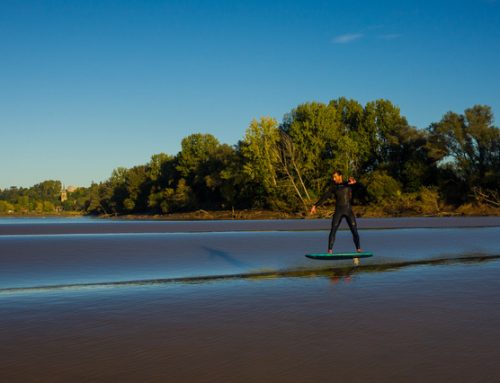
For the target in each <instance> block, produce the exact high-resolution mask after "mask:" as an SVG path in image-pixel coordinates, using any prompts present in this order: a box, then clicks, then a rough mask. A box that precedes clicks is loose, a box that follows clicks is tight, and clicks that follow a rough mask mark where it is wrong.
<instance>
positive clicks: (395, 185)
mask: <svg viewBox="0 0 500 383" xmlns="http://www.w3.org/2000/svg"><path fill="white" fill-rule="evenodd" d="M361 182H362V183H363V184H365V186H366V192H367V195H368V200H369V201H370V202H375V203H380V202H384V201H391V200H393V199H395V198H397V197H398V196H400V195H401V185H400V184H399V182H398V181H396V180H395V179H394V178H392V177H391V176H390V175H389V174H387V172H385V171H380V170H376V171H374V172H372V173H370V174H368V175H367V176H366V177H364V178H362V179H361Z"/></svg>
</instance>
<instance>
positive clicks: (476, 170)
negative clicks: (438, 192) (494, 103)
mask: <svg viewBox="0 0 500 383" xmlns="http://www.w3.org/2000/svg"><path fill="white" fill-rule="evenodd" d="M427 131H428V134H429V142H428V149H429V154H430V156H432V157H433V158H434V160H435V161H436V162H438V164H439V166H440V169H441V176H442V177H441V179H442V181H441V182H442V183H443V185H444V187H446V188H447V189H448V190H449V191H450V192H452V190H450V189H455V190H459V191H460V193H459V194H460V195H461V197H460V196H457V197H458V198H459V199H460V201H461V202H463V201H465V200H467V198H468V197H469V196H470V194H471V190H472V188H473V187H484V188H487V189H498V188H499V187H500V177H499V176H500V174H499V172H500V170H499V168H500V130H499V129H498V128H497V127H495V126H493V113H492V111H491V108H490V107H489V106H484V105H475V106H473V107H472V108H469V109H466V110H465V113H464V114H462V115H460V114H457V113H454V112H448V113H446V114H445V115H444V116H443V118H442V119H441V121H439V122H437V123H433V124H431V125H430V127H429V128H428V130H427ZM447 173H448V174H450V173H453V175H452V176H451V175H449V176H447V177H443V175H446V174H447ZM450 182H451V184H450ZM447 185H448V186H447Z"/></svg>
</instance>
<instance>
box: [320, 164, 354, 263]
mask: <svg viewBox="0 0 500 383" xmlns="http://www.w3.org/2000/svg"><path fill="white" fill-rule="evenodd" d="M332 180H333V183H332V184H331V185H330V187H329V188H328V189H327V190H326V192H325V193H324V194H323V195H322V196H321V198H320V199H319V200H318V202H316V203H315V204H314V205H313V206H312V207H311V214H315V213H316V206H319V205H321V204H322V203H323V202H324V201H325V200H326V199H328V198H329V197H331V196H332V195H334V196H335V213H334V214H333V217H332V229H331V230H330V236H329V237H328V253H329V254H332V253H333V244H334V243H335V234H336V233H337V229H338V228H339V226H340V221H341V220H342V218H343V217H345V219H346V221H347V224H348V225H349V229H351V233H352V239H353V241H354V245H355V246H356V252H358V253H361V252H362V251H363V250H361V245H360V243H359V234H358V229H357V224H356V217H355V216H354V213H353V211H352V206H351V198H352V189H353V188H354V187H357V186H359V184H358V183H357V181H356V180H355V179H354V178H353V177H349V180H348V181H344V180H343V176H342V172H341V171H340V170H335V171H334V172H333V174H332ZM357 260H358V258H355V259H354V262H355V263H357V262H356V261H357ZM358 261H359V260H358Z"/></svg>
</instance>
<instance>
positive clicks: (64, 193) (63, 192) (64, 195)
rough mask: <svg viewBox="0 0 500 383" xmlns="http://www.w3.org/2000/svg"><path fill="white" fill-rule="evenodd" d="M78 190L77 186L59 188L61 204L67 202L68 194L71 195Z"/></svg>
mask: <svg viewBox="0 0 500 383" xmlns="http://www.w3.org/2000/svg"><path fill="white" fill-rule="evenodd" d="M76 189H78V186H73V185H70V186H68V187H67V188H65V187H64V185H63V186H62V188H61V202H64V201H67V200H68V194H69V193H73V192H74V191H76Z"/></svg>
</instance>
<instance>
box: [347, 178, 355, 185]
mask: <svg viewBox="0 0 500 383" xmlns="http://www.w3.org/2000/svg"><path fill="white" fill-rule="evenodd" d="M356 182H357V181H356V180H355V179H354V177H349V181H348V182H347V183H348V184H349V185H354V184H355V183H356Z"/></svg>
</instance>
